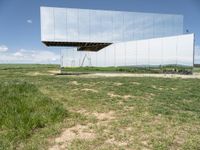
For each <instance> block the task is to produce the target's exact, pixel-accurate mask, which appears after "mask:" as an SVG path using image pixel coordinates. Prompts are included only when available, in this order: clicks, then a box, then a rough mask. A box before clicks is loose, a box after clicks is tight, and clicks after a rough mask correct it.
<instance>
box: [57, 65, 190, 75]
mask: <svg viewBox="0 0 200 150" xmlns="http://www.w3.org/2000/svg"><path fill="white" fill-rule="evenodd" d="M61 70H62V73H66V72H80V73H82V72H85V73H93V72H127V73H157V74H162V73H173V74H192V72H193V68H192V67H187V66H154V67H153V66H151V67H134V66H132V67H65V68H62V69H61Z"/></svg>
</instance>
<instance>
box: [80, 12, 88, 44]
mask: <svg viewBox="0 0 200 150" xmlns="http://www.w3.org/2000/svg"><path fill="white" fill-rule="evenodd" d="M78 14H79V17H78V21H79V23H78V25H79V28H78V29H79V42H89V41H90V11H89V10H86V9H85V10H84V9H79V11H78Z"/></svg>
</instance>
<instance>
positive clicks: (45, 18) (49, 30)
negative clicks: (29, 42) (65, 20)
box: [41, 7, 54, 41]
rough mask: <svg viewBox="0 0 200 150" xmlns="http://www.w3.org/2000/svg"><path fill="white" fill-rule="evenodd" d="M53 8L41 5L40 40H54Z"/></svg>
mask: <svg viewBox="0 0 200 150" xmlns="http://www.w3.org/2000/svg"><path fill="white" fill-rule="evenodd" d="M53 12H54V9H53V8H49V7H41V38H42V41H53V40H54V13H53Z"/></svg>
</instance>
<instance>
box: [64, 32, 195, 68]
mask: <svg viewBox="0 0 200 150" xmlns="http://www.w3.org/2000/svg"><path fill="white" fill-rule="evenodd" d="M193 43H194V34H188V35H180V36H173V37H165V38H155V39H147V40H138V41H129V42H121V43H116V44H112V45H110V46H108V47H106V48H103V49H102V50H100V51H98V52H89V51H77V50H76V49H74V48H71V49H66V50H63V51H62V53H61V59H62V67H81V66H98V67H110V66H165V65H184V66H193V53H194V45H193Z"/></svg>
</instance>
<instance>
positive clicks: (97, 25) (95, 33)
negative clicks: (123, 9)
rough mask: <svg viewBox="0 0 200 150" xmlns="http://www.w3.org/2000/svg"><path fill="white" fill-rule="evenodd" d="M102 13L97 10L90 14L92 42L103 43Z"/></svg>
mask: <svg viewBox="0 0 200 150" xmlns="http://www.w3.org/2000/svg"><path fill="white" fill-rule="evenodd" d="M101 22H102V21H101V12H100V11H97V10H91V13H90V23H91V24H90V30H91V32H90V33H91V34H90V41H91V42H101V38H102V37H101V33H102V32H101V31H102V25H101Z"/></svg>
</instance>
